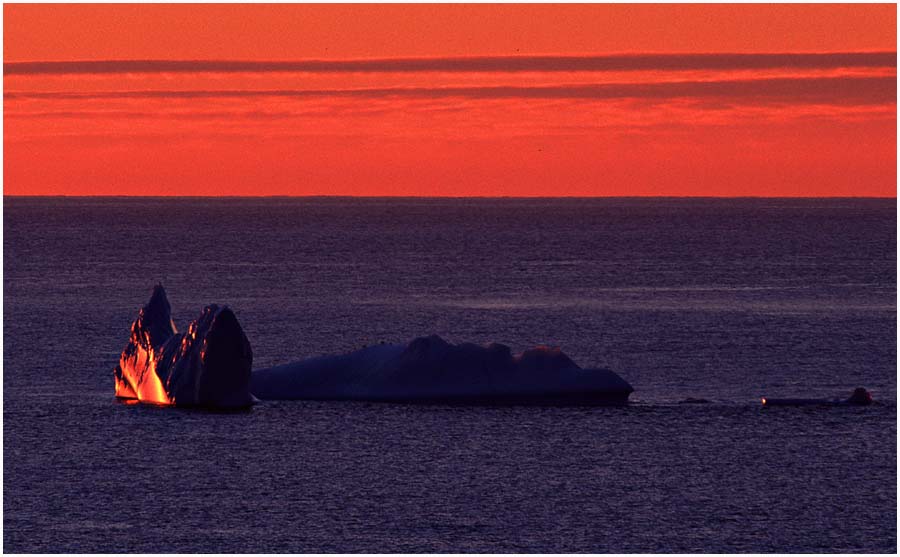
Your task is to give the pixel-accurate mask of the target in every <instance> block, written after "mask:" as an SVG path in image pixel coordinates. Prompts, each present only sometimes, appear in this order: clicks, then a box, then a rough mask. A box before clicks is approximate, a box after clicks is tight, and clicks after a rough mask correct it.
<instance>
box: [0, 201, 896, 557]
mask: <svg viewBox="0 0 900 557" xmlns="http://www.w3.org/2000/svg"><path fill="white" fill-rule="evenodd" d="M896 215H897V207H896V200H894V199H693V198H688V199H652V198H649V199H648V198H641V199H638V198H634V199H630V198H616V199H414V198H410V199H396V198H394V199H391V198H369V199H365V198H363V199H349V198H244V199H240V198H223V199H202V198H177V199H164V198H17V197H6V198H4V208H3V217H4V220H3V232H4V235H3V250H4V252H3V255H4V259H3V510H4V513H3V550H4V551H6V552H295V553H301V552H375V553H382V552H473V553H474V552H496V553H503V552H551V553H556V552H592V553H605V552H626V553H627V552H775V551H777V552H816V553H824V552H887V553H893V552H894V551H895V550H896V549H897V460H896V455H897V447H896V439H897V433H896V426H897V405H896V400H897V394H896V385H897V307H896V300H897V274H896V269H897V242H896V240H897V234H896V230H897V219H896ZM158 281H159V282H162V283H163V284H164V285H165V287H166V289H167V291H168V294H169V298H170V300H171V302H172V306H173V316H174V319H175V323H176V325H177V326H178V327H179V328H183V327H185V326H186V325H187V323H188V322H189V321H190V320H191V319H194V318H195V317H197V316H198V315H199V313H200V310H201V309H202V308H203V306H204V305H206V304H209V303H219V304H227V305H229V306H230V307H231V308H232V309H233V310H234V311H235V313H236V315H237V317H238V319H239V321H240V323H241V325H242V326H243V328H244V330H245V332H246V334H247V336H248V338H249V340H250V343H251V345H252V348H253V357H254V368H263V367H268V366H271V365H275V364H280V363H286V362H289V361H293V360H296V359H300V358H305V357H310V356H317V355H321V354H330V353H341V352H348V351H351V350H355V349H358V348H360V347H362V346H365V345H371V344H374V343H379V342H382V341H384V342H396V343H404V342H408V341H409V340H411V339H412V338H414V337H417V336H423V335H429V334H439V335H441V336H442V337H443V338H445V339H447V340H449V341H453V342H462V341H471V342H478V343H487V342H500V343H503V344H507V345H509V346H510V347H511V348H512V349H513V351H514V352H520V351H522V350H524V349H526V348H530V347H532V346H534V345H538V344H545V345H552V346H559V347H560V348H561V349H562V350H563V351H564V352H565V353H566V354H568V355H569V356H570V357H571V358H572V359H573V360H575V361H576V362H577V363H579V364H580V365H582V366H584V367H608V368H610V369H612V370H614V371H615V372H617V373H618V374H619V375H621V376H622V377H624V378H625V379H626V380H627V381H629V382H630V383H631V384H632V386H633V387H634V389H635V392H634V394H633V395H632V397H631V403H630V404H629V405H628V406H626V407H616V408H581V407H526V406H513V407H500V406H497V407H491V406H441V405H402V404H384V403H382V404H378V403H360V402H304V401H295V402H263V403H260V404H258V405H256V406H254V407H253V408H252V409H251V410H249V411H247V412H239V413H214V412H204V411H191V410H179V409H172V408H158V407H151V406H143V405H129V404H123V403H120V402H117V401H116V400H115V399H114V397H113V374H112V370H113V368H114V366H115V365H116V363H117V361H118V357H119V354H120V352H121V350H122V348H123V347H124V346H125V343H126V341H127V340H128V336H129V326H130V324H131V322H132V321H133V319H134V318H135V317H136V315H137V312H138V310H139V309H140V307H141V306H142V305H143V304H144V303H146V302H147V300H148V299H149V296H150V292H151V290H152V287H153V285H154V284H155V283H156V282H158ZM859 386H861V387H866V388H867V389H869V390H870V392H871V393H872V395H873V397H874V399H875V400H876V401H877V404H875V405H873V406H869V407H820V406H814V407H799V408H763V407H762V406H761V404H760V398H761V397H763V396H767V397H811V398H815V397H829V398H830V397H842V398H843V397H846V396H849V394H850V392H851V391H852V390H853V389H854V388H855V387H859ZM689 397H693V398H703V399H706V400H708V401H709V402H708V403H706V404H681V403H680V402H681V401H683V400H685V399H687V398H689Z"/></svg>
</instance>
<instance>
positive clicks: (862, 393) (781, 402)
mask: <svg viewBox="0 0 900 557" xmlns="http://www.w3.org/2000/svg"><path fill="white" fill-rule="evenodd" d="M869 404H872V395H871V393H869V391H867V390H865V389H864V388H862V387H858V388H856V389H855V390H854V391H853V394H851V395H850V397H849V398H846V399H827V398H768V397H763V399H762V405H763V406H866V405H869Z"/></svg>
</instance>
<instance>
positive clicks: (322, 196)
mask: <svg viewBox="0 0 900 557" xmlns="http://www.w3.org/2000/svg"><path fill="white" fill-rule="evenodd" d="M3 198H4V199H5V198H73V199H91V198H101V199H104V198H105V199H150V198H152V199H165V198H171V199H513V200H515V199H527V200H531V199H893V200H896V199H897V196H896V195H894V196H875V195H854V196H848V195H827V196H811V195H524V196H523V195H390V194H388V195H332V194H309V195H282V194H276V195H202V194H201V195H177V194H176V195H131V194H123V195H71V194H7V193H4V194H3Z"/></svg>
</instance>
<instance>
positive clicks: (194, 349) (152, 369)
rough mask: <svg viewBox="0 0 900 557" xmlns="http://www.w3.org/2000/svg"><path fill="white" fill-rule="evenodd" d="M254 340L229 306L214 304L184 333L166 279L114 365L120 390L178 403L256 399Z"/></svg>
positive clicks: (231, 404)
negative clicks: (174, 319)
mask: <svg viewBox="0 0 900 557" xmlns="http://www.w3.org/2000/svg"><path fill="white" fill-rule="evenodd" d="M252 362H253V354H252V351H251V349H250V342H249V341H248V340H247V337H246V336H245V335H244V331H243V329H241V326H240V324H239V323H238V321H237V318H236V317H235V315H234V313H233V312H232V311H231V310H230V309H229V308H228V307H227V306H221V307H220V306H217V305H209V306H207V307H205V308H204V309H203V312H202V313H201V314H200V317H198V318H197V319H195V320H194V321H192V322H191V323H190V324H189V325H188V329H187V332H185V333H179V332H178V331H177V330H176V328H175V324H174V323H173V322H172V310H171V306H170V305H169V300H168V298H167V297H166V291H165V289H164V288H163V286H162V285H161V284H157V285H156V287H155V288H154V289H153V294H152V296H151V297H150V301H149V302H147V305H145V306H144V307H143V308H142V309H141V310H140V312H139V313H138V317H137V319H136V320H135V321H134V323H133V324H132V325H131V338H130V339H129V342H128V344H127V345H126V346H125V349H124V350H123V351H122V355H121V357H120V359H119V365H117V366H116V369H115V370H114V375H115V381H116V396H117V397H119V398H124V399H137V400H139V401H141V402H147V403H152V404H164V405H175V406H203V407H209V408H239V407H244V406H248V405H250V404H252V402H253V397H252V395H251V394H250V390H249V384H250V370H251V366H252Z"/></svg>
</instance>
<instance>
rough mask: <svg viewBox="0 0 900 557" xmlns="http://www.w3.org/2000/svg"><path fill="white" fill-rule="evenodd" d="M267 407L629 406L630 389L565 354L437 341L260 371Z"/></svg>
mask: <svg viewBox="0 0 900 557" xmlns="http://www.w3.org/2000/svg"><path fill="white" fill-rule="evenodd" d="M250 390H251V392H253V394H254V395H255V396H256V397H258V398H260V399H263V400H266V399H269V400H299V399H304V400H362V401H377V402H417V403H431V402H440V403H472V404H548V405H566V404H572V405H600V404H604V405H605V404H624V403H627V402H628V396H629V395H630V394H631V393H632V392H633V389H632V387H631V385H629V384H628V382H627V381H625V380H624V379H622V378H621V377H619V376H618V375H617V374H615V373H614V372H612V371H610V370H608V369H582V368H581V367H579V366H578V365H577V364H575V362H573V361H572V360H571V359H569V358H568V357H567V356H566V355H565V354H563V353H562V352H561V351H560V350H559V349H556V348H547V347H538V348H533V349H531V350H527V351H525V352H524V353H522V354H521V355H518V356H513V355H512V353H511V352H510V349H509V348H508V347H507V346H504V345H502V344H490V345H488V346H479V345H476V344H471V343H462V344H458V345H454V344H450V343H448V342H446V341H444V340H443V339H441V338H440V337H438V336H436V335H432V336H430V337H421V338H417V339H415V340H413V341H412V342H410V343H409V344H407V345H401V344H391V345H380V346H373V347H369V348H364V349H362V350H358V351H356V352H352V353H349V354H343V355H337V356H322V357H318V358H311V359H308V360H302V361H299V362H295V363H290V364H285V365H280V366H275V367H271V368H267V369H261V370H257V371H255V372H254V373H253V374H252V377H251V383H250Z"/></svg>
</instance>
